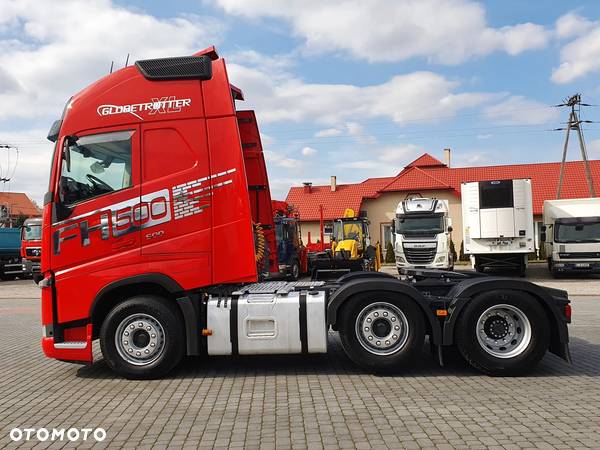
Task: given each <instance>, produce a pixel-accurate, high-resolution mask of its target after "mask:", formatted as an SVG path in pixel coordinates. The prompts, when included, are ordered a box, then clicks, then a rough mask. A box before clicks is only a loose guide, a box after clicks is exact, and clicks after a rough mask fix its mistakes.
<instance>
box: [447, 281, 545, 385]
mask: <svg viewBox="0 0 600 450" xmlns="http://www.w3.org/2000/svg"><path fill="white" fill-rule="evenodd" d="M455 330H456V331H455V333H456V345H457V347H458V350H459V351H460V353H461V354H462V355H463V357H464V358H465V359H466V360H467V362H468V363H469V364H470V365H471V366H473V367H474V368H476V369H477V370H480V371H481V372H483V373H486V374H488V375H494V376H515V375H521V374H523V373H525V372H528V371H530V370H531V369H533V368H534V367H535V365H536V364H537V363H538V362H539V360H540V359H541V358H542V357H543V356H544V354H545V353H546V350H547V349H548V345H549V342H550V324H549V323H548V319H547V316H546V313H545V311H544V308H543V307H542V306H541V305H540V303H539V302H538V301H537V300H536V299H535V298H533V297H532V296H531V295H529V294H527V293H525V292H519V291H513V290H495V291H489V292H485V293H483V294H480V295H478V296H477V297H475V298H474V299H473V300H472V301H471V302H469V303H468V304H467V306H465V308H464V310H463V311H462V313H461V314H460V316H459V318H458V321H457V323H456V329H455Z"/></svg>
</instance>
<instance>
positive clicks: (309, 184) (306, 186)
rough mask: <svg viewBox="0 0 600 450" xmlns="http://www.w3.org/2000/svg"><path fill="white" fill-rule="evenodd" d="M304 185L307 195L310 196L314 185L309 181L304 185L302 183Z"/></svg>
mask: <svg viewBox="0 0 600 450" xmlns="http://www.w3.org/2000/svg"><path fill="white" fill-rule="evenodd" d="M302 184H303V185H304V193H305V194H310V190H311V189H310V188H311V187H312V183H311V182H309V181H306V182H304V183H302Z"/></svg>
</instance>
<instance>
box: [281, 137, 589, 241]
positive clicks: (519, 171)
mask: <svg viewBox="0 0 600 450" xmlns="http://www.w3.org/2000/svg"><path fill="white" fill-rule="evenodd" d="M444 154H445V158H444V159H445V162H441V161H440V160H438V159H436V158H434V157H433V156H431V155H430V154H428V153H425V154H423V155H421V156H420V157H419V158H417V159H415V160H414V161H412V162H411V163H409V164H407V165H406V167H404V169H402V170H401V171H400V173H398V175H396V176H395V177H385V178H369V179H367V180H365V181H363V182H362V183H354V184H340V185H337V184H336V182H335V177H332V183H331V185H327V186H312V185H309V184H305V186H303V187H292V188H291V189H290V191H289V193H288V195H287V198H286V201H287V202H288V203H289V204H291V205H293V206H294V207H295V209H296V210H297V211H298V213H299V214H300V220H301V221H302V229H303V232H302V234H303V238H304V239H305V240H306V239H307V237H308V236H307V235H308V232H309V231H310V233H311V238H312V241H313V242H314V241H315V240H316V237H317V236H318V235H319V215H320V212H319V211H320V208H321V206H322V208H323V216H324V220H325V221H331V220H334V219H336V218H339V217H342V216H343V213H344V210H345V209H346V208H352V209H353V210H354V211H357V212H358V211H360V213H361V214H362V215H365V216H367V217H368V218H369V220H370V221H371V225H370V233H371V236H372V238H373V239H375V240H378V241H380V242H382V244H383V245H385V244H386V243H387V240H388V239H389V238H390V232H391V228H390V227H391V221H392V219H393V218H394V215H395V213H396V207H397V206H398V203H400V202H401V201H402V200H405V199H406V198H407V197H411V196H415V195H419V196H423V197H433V198H438V199H445V200H448V203H449V205H450V217H451V218H452V223H453V228H454V230H456V231H454V236H453V240H454V242H455V245H456V246H457V247H456V248H457V249H458V248H459V246H460V242H461V241H462V207H461V200H460V188H461V183H465V182H469V181H485V180H507V179H517V178H529V179H531V185H532V190H533V214H534V221H536V222H538V224H537V226H538V227H539V225H540V222H541V220H542V218H541V217H542V208H543V204H544V200H550V199H555V198H556V188H557V186H558V178H559V173H560V163H558V162H555V163H536V164H508V165H494V166H479V167H451V166H450V150H449V149H446V150H445V151H444ZM590 169H591V172H592V180H593V184H594V191H595V192H596V193H598V192H600V160H592V161H590ZM584 197H589V191H588V186H587V183H586V177H585V165H584V163H583V162H582V161H570V162H567V163H566V166H565V175H564V181H563V188H562V193H561V198H584ZM536 230H537V228H536Z"/></svg>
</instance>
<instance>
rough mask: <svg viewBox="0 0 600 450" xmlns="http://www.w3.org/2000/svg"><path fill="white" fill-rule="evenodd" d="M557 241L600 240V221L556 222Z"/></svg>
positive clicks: (555, 233) (555, 235) (555, 237)
mask: <svg viewBox="0 0 600 450" xmlns="http://www.w3.org/2000/svg"><path fill="white" fill-rule="evenodd" d="M554 241H555V242H562V243H568V242H600V221H598V222H593V223H572V224H571V223H569V224H565V223H556V224H554Z"/></svg>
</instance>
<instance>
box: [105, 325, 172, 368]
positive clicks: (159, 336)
mask: <svg viewBox="0 0 600 450" xmlns="http://www.w3.org/2000/svg"><path fill="white" fill-rule="evenodd" d="M115 346H116V348H117V352H118V353H119V355H120V356H121V358H123V359H124V360H125V361H127V362H128V363H130V364H133V365H136V366H146V365H148V364H152V363H153V362H154V361H156V360H157V359H158V358H160V356H161V355H162V353H163V351H164V349H165V332H164V330H163V327H162V325H161V324H160V322H159V321H158V320H156V319H155V318H154V317H152V316H151V315H149V314H132V315H130V316H128V317H126V318H125V319H123V320H122V321H121V323H119V326H118V327H117V331H116V333H115Z"/></svg>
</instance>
